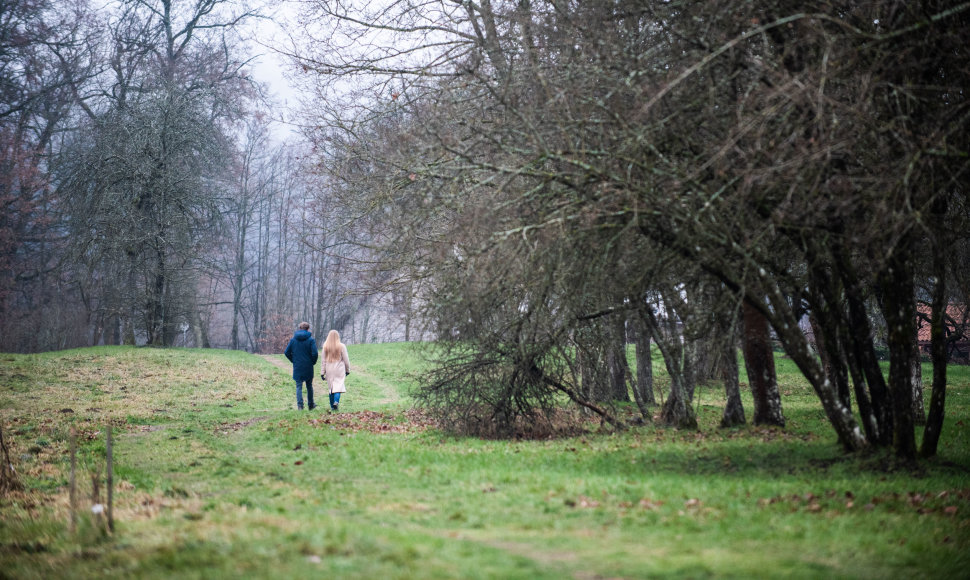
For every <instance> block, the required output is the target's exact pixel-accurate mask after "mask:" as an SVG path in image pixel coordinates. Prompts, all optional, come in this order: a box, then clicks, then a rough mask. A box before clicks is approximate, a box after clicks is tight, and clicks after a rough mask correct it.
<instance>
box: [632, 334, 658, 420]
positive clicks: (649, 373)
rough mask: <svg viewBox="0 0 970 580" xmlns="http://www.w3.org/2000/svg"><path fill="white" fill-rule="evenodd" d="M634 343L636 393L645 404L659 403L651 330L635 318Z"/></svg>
mask: <svg viewBox="0 0 970 580" xmlns="http://www.w3.org/2000/svg"><path fill="white" fill-rule="evenodd" d="M634 321H635V322H634V344H635V348H636V356H637V382H636V387H635V388H634V393H636V394H638V395H639V396H640V398H641V399H642V400H643V404H644V405H648V406H652V405H656V404H657V397H656V396H655V395H654V392H653V359H652V357H651V354H650V331H649V330H647V328H646V325H645V324H644V323H643V321H642V320H641V319H640V316H637V317H635V319H634Z"/></svg>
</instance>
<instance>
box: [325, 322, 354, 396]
mask: <svg viewBox="0 0 970 580" xmlns="http://www.w3.org/2000/svg"><path fill="white" fill-rule="evenodd" d="M349 374H350V357H348V356H347V345H345V344H344V343H342V342H340V333H339V332H337V331H336V330H331V331H330V332H329V333H328V334H327V340H326V341H325V342H324V343H323V369H322V370H321V374H320V378H322V379H325V380H326V381H327V386H328V387H329V390H330V410H331V411H337V410H339V408H340V394H341V393H346V392H347V388H346V387H345V386H344V379H345V378H346V377H347V375H349Z"/></svg>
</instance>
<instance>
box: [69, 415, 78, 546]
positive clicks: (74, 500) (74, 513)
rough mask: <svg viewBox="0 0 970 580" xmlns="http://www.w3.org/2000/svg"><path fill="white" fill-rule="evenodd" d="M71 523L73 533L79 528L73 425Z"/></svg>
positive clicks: (75, 440) (75, 437) (75, 444)
mask: <svg viewBox="0 0 970 580" xmlns="http://www.w3.org/2000/svg"><path fill="white" fill-rule="evenodd" d="M70 498H71V523H70V530H71V533H72V534H73V533H74V532H75V530H77V429H76V428H75V427H74V425H71V482H70Z"/></svg>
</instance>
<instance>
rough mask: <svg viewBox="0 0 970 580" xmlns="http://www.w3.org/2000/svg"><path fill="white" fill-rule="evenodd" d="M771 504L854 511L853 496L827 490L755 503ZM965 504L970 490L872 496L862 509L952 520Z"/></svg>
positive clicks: (813, 510)
mask: <svg viewBox="0 0 970 580" xmlns="http://www.w3.org/2000/svg"><path fill="white" fill-rule="evenodd" d="M774 504H782V505H788V506H790V508H791V511H799V510H804V511H807V512H809V513H819V512H822V511H823V510H828V513H832V512H838V511H839V510H841V509H844V510H845V511H846V512H848V511H849V510H852V509H853V508H855V505H856V497H855V494H854V493H852V492H851V491H845V492H843V493H841V494H840V493H838V492H836V491H834V490H828V491H826V492H825V493H824V494H822V495H816V494H814V493H811V492H809V493H804V494H790V495H779V496H775V497H771V498H761V499H759V500H758V505H759V506H760V507H765V506H769V505H774ZM967 504H970V489H957V490H943V491H940V492H937V493H928V492H916V491H910V492H907V493H898V492H892V493H885V494H881V495H875V496H873V497H872V498H871V499H870V500H869V501H868V502H866V503H865V504H863V506H862V509H863V510H865V511H867V512H870V511H873V510H874V509H876V506H879V505H882V506H883V509H886V510H888V511H898V510H900V509H913V510H915V511H916V513H918V514H938V515H943V516H948V517H953V516H956V515H957V514H958V513H960V507H961V505H962V506H963V508H964V511H970V509H968V505H967Z"/></svg>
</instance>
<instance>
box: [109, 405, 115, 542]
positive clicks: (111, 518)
mask: <svg viewBox="0 0 970 580" xmlns="http://www.w3.org/2000/svg"><path fill="white" fill-rule="evenodd" d="M107 429H108V435H107V437H108V440H107V451H108V531H109V532H111V533H114V531H115V520H114V513H113V512H112V509H111V506H112V500H113V496H114V467H113V465H114V463H113V461H112V460H111V455H112V453H111V425H110V424H109V425H108V427H107Z"/></svg>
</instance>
